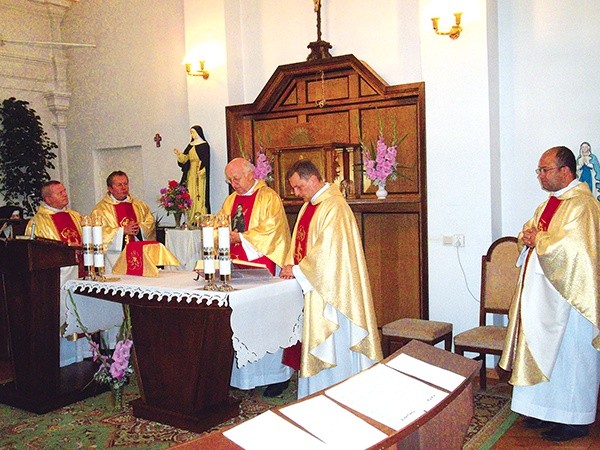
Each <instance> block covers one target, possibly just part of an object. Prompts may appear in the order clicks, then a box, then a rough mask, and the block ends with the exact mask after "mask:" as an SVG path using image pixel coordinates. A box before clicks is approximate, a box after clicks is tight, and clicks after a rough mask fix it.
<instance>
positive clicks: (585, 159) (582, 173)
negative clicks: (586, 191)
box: [577, 142, 600, 200]
mask: <svg viewBox="0 0 600 450" xmlns="http://www.w3.org/2000/svg"><path fill="white" fill-rule="evenodd" d="M577 176H578V178H579V181H582V182H584V183H587V184H588V186H589V188H590V191H592V194H594V197H596V198H597V199H598V200H600V162H599V161H598V158H597V157H596V155H594V154H593V153H592V147H591V146H590V144H589V143H588V142H582V143H581V145H580V146H579V156H578V157H577Z"/></svg>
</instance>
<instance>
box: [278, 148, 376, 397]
mask: <svg viewBox="0 0 600 450" xmlns="http://www.w3.org/2000/svg"><path fill="white" fill-rule="evenodd" d="M287 179H288V181H289V183H290V186H291V188H292V190H293V191H294V194H295V195H296V196H298V197H301V198H302V199H303V200H304V202H305V203H304V205H303V206H302V208H301V209H300V212H299V214H298V219H297V220H296V225H295V227H294V232H293V233H292V248H291V249H290V252H289V254H288V257H287V259H286V265H285V266H284V267H283V268H282V270H281V274H280V276H281V277H282V278H295V279H296V280H297V281H298V283H299V284H300V286H301V287H302V291H303V293H304V325H303V330H302V344H301V351H300V352H299V353H294V352H290V351H288V352H286V354H285V355H284V361H285V362H286V363H287V364H290V365H291V366H292V367H294V368H298V367H299V368H300V377H299V378H298V398H302V397H305V396H307V395H310V394H312V393H314V392H317V391H319V390H321V389H324V388H326V387H329V386H331V385H333V384H335V383H338V382H340V381H343V380H345V379H346V378H349V377H350V376H352V375H354V374H356V373H358V372H360V371H362V370H364V369H366V368H368V367H370V366H372V365H373V364H375V363H376V362H378V361H380V360H381V359H382V358H383V355H382V352H381V343H380V341H379V332H378V330H377V320H376V318H375V310H374V307H373V300H372V297H371V287H370V285H369V274H368V273H367V266H366V262H365V256H364V253H363V249H362V243H361V237H360V233H359V230H358V226H357V224H356V219H355V218H354V214H353V213H352V210H351V209H350V207H349V206H348V203H347V202H346V200H345V199H344V197H343V196H342V194H341V192H340V190H339V189H338V187H337V186H335V185H332V184H329V183H327V182H325V181H324V180H323V179H322V177H321V174H320V173H319V170H318V169H317V168H316V167H315V165H314V164H313V163H312V162H311V161H308V160H300V161H297V162H296V163H295V164H294V165H292V167H291V168H290V169H289V170H288V171H287Z"/></svg>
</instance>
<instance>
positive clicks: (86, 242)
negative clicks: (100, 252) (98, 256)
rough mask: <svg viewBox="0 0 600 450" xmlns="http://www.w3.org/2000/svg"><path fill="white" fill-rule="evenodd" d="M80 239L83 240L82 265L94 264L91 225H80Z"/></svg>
mask: <svg viewBox="0 0 600 450" xmlns="http://www.w3.org/2000/svg"><path fill="white" fill-rule="evenodd" d="M81 239H82V241H83V265H84V266H87V267H90V266H93V265H94V253H93V246H92V227H91V225H84V226H82V227H81Z"/></svg>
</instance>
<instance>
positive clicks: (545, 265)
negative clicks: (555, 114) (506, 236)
mask: <svg viewBox="0 0 600 450" xmlns="http://www.w3.org/2000/svg"><path fill="white" fill-rule="evenodd" d="M536 173H537V176H538V181H539V182H540V185H541V187H542V189H543V190H545V191H547V192H549V193H550V195H549V197H548V199H547V200H546V201H544V202H543V203H542V204H541V205H540V206H538V208H537V210H536V211H535V214H534V216H533V217H532V218H531V219H530V220H529V221H528V222H527V223H525V225H524V226H523V231H522V232H521V233H520V234H519V245H520V246H521V247H522V250H523V251H522V253H521V257H520V258H519V264H520V265H521V275H520V278H519V283H518V285H517V288H516V289H517V290H516V296H515V298H514V299H513V302H512V305H511V309H510V314H509V318H510V320H509V325H508V333H507V337H506V343H505V345H504V352H503V354H502V358H501V360H500V367H502V368H503V369H506V370H512V375H511V378H510V380H509V382H510V383H511V384H512V385H513V386H514V388H513V395H512V405H511V406H512V410H513V411H515V412H517V413H519V414H523V415H525V416H527V417H526V418H525V419H524V425H525V426H526V427H528V428H533V429H540V430H544V431H542V433H541V435H542V438H544V439H546V440H550V441H569V440H571V439H575V438H579V437H583V436H586V435H587V434H588V433H589V424H591V423H593V422H594V420H595V418H596V407H597V402H598V384H599V383H600V352H599V350H600V336H599V335H598V326H599V325H600V303H599V302H600V275H599V274H600V260H599V257H598V248H599V246H600V203H599V202H598V201H597V200H596V199H595V198H594V197H593V195H592V193H591V192H590V189H589V187H588V185H587V184H586V183H582V182H580V181H579V180H577V179H576V163H575V156H574V155H573V152H572V151H571V150H569V149H568V148H567V147H553V148H551V149H549V150H547V151H546V152H544V153H543V154H542V157H541V158H540V161H539V164H538V168H537V170H536Z"/></svg>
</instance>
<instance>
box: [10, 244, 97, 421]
mask: <svg viewBox="0 0 600 450" xmlns="http://www.w3.org/2000/svg"><path fill="white" fill-rule="evenodd" d="M75 250H76V249H75V248H74V247H69V246H67V245H66V244H63V243H61V242H58V241H51V240H37V239H36V240H7V241H3V242H0V276H1V277H2V291H1V292H0V331H2V334H0V349H2V350H0V366H2V368H3V369H4V370H3V371H2V372H3V373H11V372H12V377H8V378H12V380H10V381H9V380H7V379H6V378H7V377H6V376H5V377H3V378H5V379H4V380H1V379H0V383H2V384H0V403H4V404H7V405H11V406H16V407H18V408H22V409H25V410H28V411H32V412H35V413H38V414H42V413H46V412H48V411H51V410H53V409H57V408H60V407H61V406H65V405H68V404H70V403H73V402H76V401H79V400H82V399H84V398H87V397H90V396H92V395H96V394H98V393H100V392H103V391H105V390H106V389H107V388H106V387H103V386H99V385H97V384H96V383H95V382H92V383H90V381H91V380H92V377H93V375H94V373H95V371H96V370H97V365H96V364H95V363H93V362H92V361H82V362H79V363H76V364H71V365H69V366H66V367H60V336H59V329H60V325H61V324H60V323H59V322H60V320H59V313H60V268H61V267H63V266H72V265H75V264H76V262H75Z"/></svg>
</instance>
